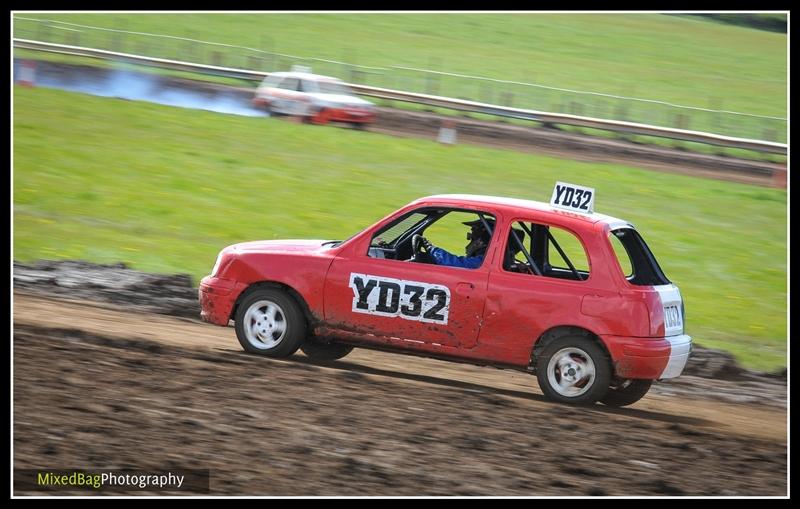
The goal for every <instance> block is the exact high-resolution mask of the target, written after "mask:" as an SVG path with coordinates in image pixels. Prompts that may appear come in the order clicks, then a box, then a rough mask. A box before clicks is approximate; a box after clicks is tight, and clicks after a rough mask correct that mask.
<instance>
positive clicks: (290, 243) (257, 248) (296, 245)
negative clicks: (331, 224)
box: [228, 239, 329, 253]
mask: <svg viewBox="0 0 800 509" xmlns="http://www.w3.org/2000/svg"><path fill="white" fill-rule="evenodd" d="M324 242H329V241H326V240H306V239H288V240H256V241H253V242H242V243H239V244H234V245H232V246H230V247H229V248H228V249H229V250H231V251H234V252H240V253H242V252H250V253H252V252H257V253H277V252H282V253H285V252H289V251H291V252H297V251H315V250H318V249H320V248H321V247H323V246H322V244H323V243H324Z"/></svg>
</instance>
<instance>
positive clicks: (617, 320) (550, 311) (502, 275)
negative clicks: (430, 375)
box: [199, 182, 691, 406]
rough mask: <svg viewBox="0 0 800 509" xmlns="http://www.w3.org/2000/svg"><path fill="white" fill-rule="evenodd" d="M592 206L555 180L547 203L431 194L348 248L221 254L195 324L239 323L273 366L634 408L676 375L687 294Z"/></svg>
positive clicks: (242, 249) (272, 245)
mask: <svg viewBox="0 0 800 509" xmlns="http://www.w3.org/2000/svg"><path fill="white" fill-rule="evenodd" d="M594 195H595V193H594V190H593V189H591V188H586V187H581V186H575V185H571V184H564V183H561V182H559V183H557V184H556V186H555V187H554V189H553V195H552V199H551V201H550V204H546V203H541V202H536V201H530V200H520V199H513V198H498V197H492V196H475V195H439V196H429V197H426V198H421V199H419V200H416V201H414V202H412V203H410V204H408V205H406V206H405V207H403V208H401V209H400V210H398V211H396V212H394V213H392V214H390V215H389V216H387V217H385V218H384V219H382V220H380V221H378V222H377V223H375V224H374V225H373V226H371V227H369V228H367V229H365V230H364V231H362V232H360V233H358V234H356V235H354V236H352V237H350V238H349V239H347V240H345V241H325V240H273V241H258V242H245V243H241V244H235V245H232V246H228V247H226V248H225V249H223V250H222V252H220V254H219V256H218V258H217V262H216V264H215V265H214V269H213V270H212V273H211V275H209V276H207V277H205V278H203V280H202V281H201V284H200V289H199V297H200V303H201V306H202V317H203V319H204V320H206V321H207V322H210V323H213V324H217V325H222V326H227V325H229V322H230V321H231V320H232V321H233V323H234V326H235V330H236V336H237V337H238V339H239V342H240V343H241V345H242V347H243V348H244V349H245V350H246V351H248V352H252V353H256V354H261V355H266V356H270V357H287V356H290V355H292V354H294V353H295V352H296V351H297V350H298V349H301V350H302V351H303V352H304V353H305V354H306V355H308V356H309V357H311V358H314V359H319V360H334V359H338V358H341V357H344V356H345V355H347V354H348V353H349V352H350V351H351V350H352V349H353V347H355V346H358V347H365V348H373V349H380V350H389V351H393V352H397V353H405V354H413V355H423V356H428V357H436V358H441V359H447V360H452V361H459V362H468V363H474V364H479V365H492V366H496V367H503V368H512V369H518V370H521V371H526V372H530V373H534V374H536V376H537V378H538V382H539V386H540V387H541V389H542V391H543V392H544V394H545V396H547V397H548V398H550V399H552V400H555V401H560V402H565V403H576V404H589V403H594V402H596V401H601V402H603V403H605V404H606V405H611V406H624V405H629V404H632V403H634V402H636V401H638V400H639V399H640V398H641V397H642V396H644V395H645V394H646V393H647V391H648V390H649V388H650V386H651V383H652V381H653V380H659V379H666V378H674V377H677V376H679V375H680V374H681V372H682V371H683V368H684V366H685V365H686V361H687V359H688V357H689V353H690V351H691V337H689V336H688V335H686V334H685V333H684V321H683V317H684V306H683V300H682V298H681V294H680V292H679V290H678V288H677V287H676V286H675V285H674V284H672V283H671V282H670V281H669V280H668V279H667V277H666V276H665V275H664V273H663V271H662V270H661V268H660V267H659V265H658V262H657V261H656V259H655V257H654V256H653V253H652V252H651V251H650V249H649V248H648V247H647V244H646V243H645V241H644V239H643V238H642V236H641V235H640V234H639V232H638V231H636V229H635V228H634V227H633V225H631V224H630V223H628V222H626V221H623V220H620V219H616V218H613V217H610V216H606V215H602V214H598V213H595V212H593V208H594ZM465 232H466V241H468V243H467V245H466V248H464V247H463V244H464V241H465V239H464V234H465ZM462 250H464V251H465V252H464V253H463V254H461V251H462Z"/></svg>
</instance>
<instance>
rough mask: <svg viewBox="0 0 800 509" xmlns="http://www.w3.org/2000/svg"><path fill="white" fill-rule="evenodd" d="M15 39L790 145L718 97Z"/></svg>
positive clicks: (780, 125) (86, 32) (103, 34)
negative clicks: (699, 101)
mask: <svg viewBox="0 0 800 509" xmlns="http://www.w3.org/2000/svg"><path fill="white" fill-rule="evenodd" d="M14 37H18V38H24V39H32V40H37V41H42V42H51V43H56V44H69V45H73V46H85V47H91V48H96V49H104V50H109V51H116V52H122V53H133V54H137V55H142V56H148V57H155V58H167V59H174V60H183V61H187V62H193V63H199V64H207V65H215V66H222V67H233V68H241V69H248V70H255V71H264V72H274V71H287V70H289V69H290V68H291V67H292V66H293V65H303V66H307V67H310V68H311V69H312V70H313V72H315V73H317V74H324V75H328V76H335V77H337V78H340V79H342V80H345V81H347V82H350V83H356V84H360V85H367V86H373V87H383V88H388V89H394V90H402V91H405V92H414V93H424V94H430V95H440V96H445V97H452V98H457V99H466V100H472V101H479V102H483V103H489V104H496V105H500V106H510V107H517V108H525V109H533V110H539V111H546V112H552V113H566V114H573V115H580V116H588V117H595V118H601V119H608V120H621V121H629V122H637V123H642V124H648V125H654V126H660V127H671V128H677V129H685V130H694V131H703V132H709V133H714V134H721V135H726V136H733V137H738V138H749V139H757V140H763V141H773V142H779V143H786V142H787V135H788V133H787V124H788V123H787V119H786V118H783V117H778V116H767V115H756V114H751V113H745V112H737V111H729V110H726V109H724V104H723V101H722V100H721V99H715V98H713V97H712V98H709V99H708V104H707V106H706V107H698V106H689V105H681V104H675V103H671V102H668V101H659V100H653V99H642V98H636V97H625V96H621V95H612V94H604V93H598V92H592V91H583V90H571V89H567V88H559V87H552V86H546V85H541V84H537V83H528V82H519V81H511V80H502V79H496V78H490V77H481V76H469V75H465V74H457V73H451V72H447V71H445V70H443V69H444V67H445V65H444V62H442V61H440V60H431V61H429V62H427V65H426V66H425V67H424V68H423V67H405V66H398V65H390V66H386V67H375V66H365V65H358V64H355V63H351V62H345V61H338V60H331V59H323V58H314V57H309V56H300V55H292V54H287V53H279V52H276V51H274V41H273V40H272V39H271V38H270V37H269V36H263V37H262V38H261V43H260V44H259V46H260V47H259V48H251V47H244V46H236V45H231V44H222V43H217V42H209V41H203V40H199V39H197V38H196V36H194V34H193V33H192V32H191V30H187V31H186V32H185V34H184V36H175V35H163V34H149V33H144V32H134V31H130V30H128V29H127V26H126V22H125V19H124V18H115V22H114V28H101V27H93V26H87V25H79V24H74V23H66V22H63V21H53V20H42V19H35V18H28V17H20V16H15V17H14ZM352 52H353V53H355V51H354V50H353V51H352ZM350 60H351V61H352V60H355V58H352V59H350Z"/></svg>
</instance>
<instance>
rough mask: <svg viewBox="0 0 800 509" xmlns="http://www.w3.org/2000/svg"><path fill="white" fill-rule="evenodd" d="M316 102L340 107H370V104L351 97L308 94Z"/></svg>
mask: <svg viewBox="0 0 800 509" xmlns="http://www.w3.org/2000/svg"><path fill="white" fill-rule="evenodd" d="M308 95H310V96H311V97H313V98H314V99H316V100H319V101H325V102H329V103H335V104H340V105H342V106H372V103H371V102H369V101H366V100H364V99H361V98H360V97H355V96H352V95H342V94H319V93H317V94H308Z"/></svg>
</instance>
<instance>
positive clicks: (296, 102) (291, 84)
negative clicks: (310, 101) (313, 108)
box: [272, 78, 301, 115]
mask: <svg viewBox="0 0 800 509" xmlns="http://www.w3.org/2000/svg"><path fill="white" fill-rule="evenodd" d="M299 86H300V80H299V79H297V78H285V79H284V80H283V81H281V83H280V85H278V88H277V89H275V91H274V94H275V98H274V100H273V107H272V109H273V110H274V111H276V112H278V113H282V114H284V115H297V114H299V113H298V110H299V109H300V105H301V100H300V92H298V91H297V89H298V88H299Z"/></svg>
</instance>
